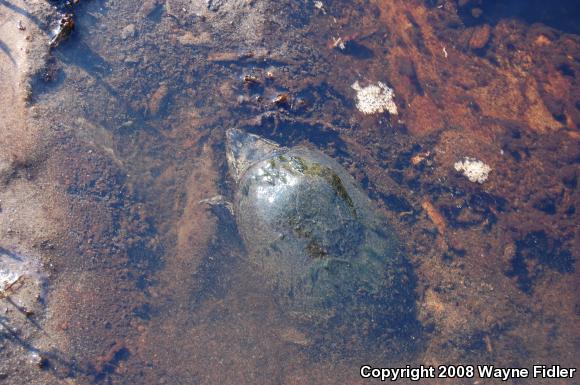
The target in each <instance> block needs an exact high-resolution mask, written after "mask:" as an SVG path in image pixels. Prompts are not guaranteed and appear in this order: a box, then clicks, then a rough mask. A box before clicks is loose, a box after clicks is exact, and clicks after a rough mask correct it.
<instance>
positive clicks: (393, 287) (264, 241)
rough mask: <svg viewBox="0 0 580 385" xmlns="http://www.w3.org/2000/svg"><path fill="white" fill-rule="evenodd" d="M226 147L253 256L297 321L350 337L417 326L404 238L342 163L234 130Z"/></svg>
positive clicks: (237, 211)
mask: <svg viewBox="0 0 580 385" xmlns="http://www.w3.org/2000/svg"><path fill="white" fill-rule="evenodd" d="M227 146H228V148H227V155H228V164H229V167H230V171H231V173H232V175H233V177H234V179H235V180H236V182H237V193H236V196H235V201H234V213H235V216H236V221H237V224H238V230H239V233H240V235H241V237H242V238H243V240H244V243H245V246H246V248H247V252H248V258H249V261H250V262H251V263H253V264H255V266H256V268H257V269H259V271H260V273H261V274H262V275H263V278H264V281H265V282H266V283H267V284H268V285H269V286H270V287H271V288H272V290H273V292H274V295H275V297H276V299H277V301H278V302H279V304H280V305H282V307H283V308H284V309H285V310H287V312H288V314H289V315H290V317H291V318H292V319H295V320H298V321H302V322H306V323H307V325H308V327H309V329H310V330H317V332H316V333H318V335H322V334H323V333H322V334H321V332H320V329H316V328H314V327H319V328H322V329H326V330H331V329H332V330H333V331H335V332H336V331H338V333H340V334H341V335H343V336H344V337H345V338H347V339H348V338H350V337H352V336H354V335H357V336H361V335H365V336H369V337H370V336H375V337H376V336H378V335H384V334H385V333H388V332H389V331H390V332H393V331H397V332H399V331H400V330H401V328H405V327H407V326H410V324H412V322H409V319H411V316H412V312H413V303H414V302H413V295H412V292H413V290H412V287H411V286H412V285H411V279H410V271H409V268H408V267H407V264H406V263H405V260H404V258H403V256H402V254H401V252H400V249H399V245H398V241H397V237H396V235H395V233H394V232H393V229H392V228H391V227H390V226H389V225H388V224H387V222H386V220H385V218H384V217H383V216H382V215H380V214H379V213H378V212H377V209H376V208H375V207H374V206H373V204H372V202H371V201H370V199H369V198H368V197H367V196H366V195H365V194H364V192H363V191H362V190H361V189H360V188H359V186H358V185H357V183H356V182H355V180H354V179H353V178H352V177H351V176H350V175H349V174H348V173H347V171H346V170H345V169H344V168H343V167H342V166H340V165H339V164H338V163H337V162H336V161H334V160H333V159H331V158H330V157H328V156H326V155H325V154H323V153H322V152H320V151H318V150H314V149H310V148H307V147H302V146H299V147H292V148H284V147H280V146H279V145H278V144H277V143H274V142H271V141H269V140H266V139H263V138H261V137H259V136H256V135H252V134H247V133H245V132H243V131H240V130H235V129H232V130H229V131H228V133H227Z"/></svg>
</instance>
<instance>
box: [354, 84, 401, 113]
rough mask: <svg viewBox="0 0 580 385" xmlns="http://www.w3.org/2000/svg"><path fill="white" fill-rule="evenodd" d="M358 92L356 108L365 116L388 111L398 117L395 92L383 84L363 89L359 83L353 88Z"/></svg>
mask: <svg viewBox="0 0 580 385" xmlns="http://www.w3.org/2000/svg"><path fill="white" fill-rule="evenodd" d="M351 87H352V88H353V89H354V90H355V91H356V108H358V110H359V111H360V112H362V113H363V114H367V115H368V114H377V113H381V112H385V111H388V112H389V114H391V115H397V105H396V104H395V101H394V100H393V98H394V97H395V93H394V92H393V90H392V89H391V88H389V87H387V85H385V84H384V83H382V82H377V84H371V85H370V86H367V87H361V86H360V85H359V84H358V81H356V82H354V84H353V85H352V86H351Z"/></svg>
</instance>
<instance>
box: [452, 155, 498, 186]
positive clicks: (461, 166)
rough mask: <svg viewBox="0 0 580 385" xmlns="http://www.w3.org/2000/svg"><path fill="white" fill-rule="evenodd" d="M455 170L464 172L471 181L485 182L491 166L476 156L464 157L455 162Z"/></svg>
mask: <svg viewBox="0 0 580 385" xmlns="http://www.w3.org/2000/svg"><path fill="white" fill-rule="evenodd" d="M454 167H455V170H456V171H458V172H461V173H463V175H465V177H466V178H467V179H469V181H470V182H474V183H475V182H477V183H480V184H481V183H483V182H485V181H486V180H487V177H488V176H489V173H490V171H491V167H489V166H488V165H487V164H485V163H483V162H482V161H481V160H477V159H475V158H470V157H467V156H466V157H464V158H463V160H462V161H458V162H455V164H454Z"/></svg>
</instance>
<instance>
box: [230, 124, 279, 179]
mask: <svg viewBox="0 0 580 385" xmlns="http://www.w3.org/2000/svg"><path fill="white" fill-rule="evenodd" d="M279 148H280V145H279V144H278V143H276V142H273V141H271V140H268V139H264V138H262V137H261V136H258V135H254V134H250V133H247V132H245V131H242V130H238V129H237V128H230V129H228V130H227V131H226V156H227V160H228V167H229V169H230V173H231V174H232V176H233V178H234V179H235V181H236V182H238V181H239V180H240V178H241V176H242V175H243V174H244V172H245V171H246V170H247V169H248V168H249V167H250V166H251V165H253V164H254V163H256V162H259V161H261V160H263V159H266V158H268V157H269V156H270V155H271V154H272V153H273V152H274V151H276V150H277V149H279Z"/></svg>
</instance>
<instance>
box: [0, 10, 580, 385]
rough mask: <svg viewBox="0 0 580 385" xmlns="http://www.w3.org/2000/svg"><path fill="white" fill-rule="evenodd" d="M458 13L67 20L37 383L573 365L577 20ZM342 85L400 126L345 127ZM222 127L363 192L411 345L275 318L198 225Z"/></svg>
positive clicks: (334, 377)
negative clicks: (62, 205)
mask: <svg viewBox="0 0 580 385" xmlns="http://www.w3.org/2000/svg"><path fill="white" fill-rule="evenodd" d="M459 3H462V4H464V5H459V4H456V2H443V1H441V2H437V1H410V2H406V1H370V2H367V1H360V2H359V1H356V2H346V1H333V2H320V3H318V2H310V1H307V2H303V1H282V2H251V1H242V0H237V1H210V2H205V1H185V0H166V1H157V0H147V1H133V0H130V1H113V0H109V1H99V0H93V1H86V2H82V4H80V5H78V6H77V7H76V8H75V12H76V29H75V31H74V33H73V35H72V36H71V38H70V39H68V40H67V41H65V42H64V43H63V44H62V45H61V46H60V47H58V48H56V49H54V50H53V51H52V52H51V54H50V58H49V60H48V64H47V66H46V70H45V71H44V73H42V74H39V76H38V77H37V78H36V79H35V80H34V82H33V88H32V96H31V100H32V101H31V103H32V104H33V105H34V106H36V107H37V108H38V110H39V111H42V114H44V115H43V116H44V119H45V120H46V122H47V123H46V124H47V125H48V126H50V127H51V130H52V131H53V132H54V139H53V142H52V144H53V146H54V147H53V149H52V150H51V151H50V152H51V154H52V155H51V159H55V160H54V161H53V162H52V163H51V162H48V161H47V164H50V165H52V166H47V168H46V169H42V168H41V167H40V166H38V168H39V169H40V170H42V171H40V172H49V171H50V172H54V174H51V175H56V179H55V183H56V184H58V185H59V186H63V189H64V191H65V192H66V194H67V195H66V196H67V199H69V200H70V202H71V203H70V207H72V208H71V209H70V212H71V213H72V214H71V215H70V216H69V217H67V221H69V222H67V225H68V226H70V231H69V233H68V234H67V236H66V239H65V240H63V241H62V242H61V243H59V242H58V240H55V241H54V243H55V245H53V246H51V247H45V248H43V247H40V249H41V250H43V253H44V254H45V259H48V260H49V261H50V268H49V269H48V270H50V272H51V276H50V279H49V284H48V294H47V295H48V297H47V303H46V306H45V309H44V311H38V312H37V315H35V317H38V321H37V322H38V323H39V325H40V327H41V328H42V330H43V332H42V333H40V334H41V336H38V335H34V334H32V335H30V337H29V338H30V341H29V345H26V347H27V348H26V349H27V350H29V351H33V352H35V353H38V352H40V354H41V355H43V357H44V359H45V361H43V362H42V365H37V366H32V367H30V368H29V369H28V370H30V371H31V373H33V374H32V375H31V376H32V377H34V375H35V374H34V373H36V372H35V371H38V372H39V373H41V374H42V376H43V377H42V378H43V380H41V381H45V380H46V381H57V380H62V381H70V383H79V384H84V383H107V384H184V383H192V384H218V383H219V384H230V383H231V384H234V383H235V384H273V383H276V384H303V383H312V384H334V383H338V382H340V383H367V382H368V381H369V380H367V379H362V378H361V377H360V375H359V368H360V367H361V365H363V364H371V365H376V366H379V367H397V366H401V367H404V366H405V365H411V366H418V365H421V364H423V365H435V366H436V365H440V364H452V365H459V364H473V365H477V364H494V365H497V366H501V367H508V366H516V367H527V368H531V365H533V364H538V363H542V364H546V365H548V364H559V365H562V366H575V367H578V365H579V362H578V356H580V355H579V354H578V338H579V337H580V336H579V333H578V329H577V327H575V326H574V325H577V324H578V317H579V316H580V314H579V307H578V300H577V294H576V288H577V287H578V283H579V281H578V278H579V277H578V273H577V263H576V259H577V258H578V250H580V246H579V245H578V230H577V228H578V214H577V213H576V206H577V205H578V200H579V193H578V186H577V180H578V163H579V160H580V152H579V148H580V146H578V141H579V140H580V136H579V134H578V125H577V122H578V121H579V120H580V112H579V109H578V106H579V105H580V95H579V94H578V89H579V87H578V86H577V84H576V75H575V74H576V73H577V71H579V70H580V65H579V63H580V56H579V55H580V49H579V47H580V38H579V37H578V35H575V34H574V33H576V32H578V31H577V28H576V27H575V26H576V24H575V23H574V22H573V18H574V15H576V14H577V13H578V10H577V7H576V6H574V5H573V4H571V2H566V1H557V2H555V4H554V9H555V10H554V11H553V12H548V11H545V9H544V8H543V7H542V6H534V7H531V8H526V7H524V5H523V2H515V1H511V2H509V6H508V5H506V7H505V8H501V7H499V6H498V7H496V6H493V5H490V3H492V2H487V1H484V2H483V4H482V5H481V6H480V5H479V3H478V2H475V1H467V2H459ZM0 6H2V5H0ZM546 7H547V6H546ZM558 7H559V8H558ZM521 8H526V10H525V12H523V11H522V12H520V9H521ZM556 8H557V9H556ZM474 9H478V10H479V11H477V10H475V11H474ZM562 9H570V11H569V12H567V13H568V14H569V15H570V16H569V17H568V18H558V17H557V16H558V15H561V14H562V12H563V11H562ZM480 11H481V12H482V13H481V14H479V12H480ZM534 12H537V13H534ZM478 15H479V16H478ZM557 20H558V21H557ZM534 22H537V23H539V24H532V23H534ZM541 23H546V24H547V25H548V26H546V25H544V24H541ZM339 39H340V40H339ZM340 42H343V43H344V47H343V48H341V45H340ZM355 82H359V83H360V86H362V87H366V86H369V85H376V84H378V82H381V83H383V84H384V85H386V86H388V87H391V88H392V89H393V90H394V94H395V99H394V102H395V104H396V107H397V114H396V115H389V113H387V112H382V113H371V114H364V113H362V112H361V111H359V110H358V109H357V99H356V97H357V90H356V89H355V88H357V87H354V88H353V84H355ZM359 89H360V87H359ZM276 98H278V102H274V100H275V99H276ZM391 112H392V111H391ZM229 127H237V128H241V129H244V130H246V131H248V132H253V133H257V134H259V135H263V136H264V137H267V138H269V139H272V140H275V141H277V142H279V143H281V144H282V145H285V146H293V145H297V144H308V145H311V146H314V147H316V148H318V149H320V150H321V151H323V152H324V153H326V154H328V155H330V156H332V157H334V158H336V159H337V160H338V161H339V163H341V164H342V165H343V166H344V167H345V168H346V169H347V170H348V172H349V173H350V174H351V175H352V176H353V177H354V178H355V179H356V180H357V181H358V182H359V183H360V184H361V186H362V187H363V189H364V191H365V192H366V193H368V195H369V196H370V197H371V199H372V200H373V202H374V204H375V205H376V206H377V207H378V210H380V211H381V212H382V213H384V215H385V216H386V217H387V219H388V221H389V223H390V224H391V225H392V226H393V227H394V228H395V229H396V232H397V235H398V237H399V239H400V240H401V243H402V249H403V252H404V253H405V255H406V257H407V258H408V261H409V263H410V265H411V266H412V269H413V277H412V279H411V280H410V281H409V282H408V285H409V286H410V287H411V288H412V289H413V290H412V292H413V293H414V294H413V295H410V297H412V298H408V302H409V303H410V305H409V306H410V307H412V309H411V312H410V313H411V314H412V317H410V318H409V319H408V324H405V325H399V327H397V328H395V330H393V331H391V332H390V333H388V335H389V337H388V338H386V339H384V338H383V337H381V338H380V339H379V338H377V340H376V341H373V340H370V341H365V342H364V343H360V341H359V342H357V341H352V340H349V342H348V343H345V342H344V341H345V339H344V335H343V334H341V333H340V332H339V331H336V332H335V333H329V334H328V335H325V336H316V335H312V333H310V331H309V330H308V329H307V328H305V327H304V325H302V324H300V323H296V322H294V321H293V320H292V319H291V317H288V315H287V314H286V311H285V309H284V308H283V307H281V306H279V304H278V303H277V301H276V298H275V297H273V295H272V293H271V291H270V290H269V289H268V286H267V285H265V284H264V277H263V276H262V275H261V274H260V272H259V270H257V269H255V268H254V267H253V266H251V264H249V263H248V258H247V255H246V250H245V247H244V245H243V242H242V241H241V240H240V237H239V235H238V231H237V228H236V224H235V219H234V217H233V216H232V214H231V213H230V212H229V211H228V210H227V208H225V207H224V206H220V205H209V204H207V203H204V201H205V200H208V199H211V198H212V197H215V196H218V195H220V196H223V197H224V198H225V199H229V200H231V199H232V197H233V194H234V191H235V183H234V181H233V180H232V178H231V176H230V175H229V174H228V172H227V165H226V157H225V144H224V141H225V131H226V129H227V128H229ZM465 157H470V158H471V157H473V158H476V159H478V160H482V161H483V162H485V163H486V164H489V165H490V167H491V172H490V173H489V176H488V177H487V179H486V178H484V179H485V181H484V182H483V183H481V184H480V183H477V182H471V181H469V180H468V179H467V178H466V177H465V176H464V175H462V174H461V172H459V171H456V170H455V168H454V164H455V163H456V162H458V161H461V160H463V159H464V158H465ZM47 169H48V170H49V171H46V170H47ZM55 170H56V171H55ZM70 217H72V219H71V218H70ZM0 246H2V245H0ZM33 318H34V317H33ZM6 322H9V320H8V321H6ZM410 324H412V325H413V327H409V325H410ZM415 325H417V326H415ZM5 340H6V341H7V342H6V344H8V345H10V344H11V343H14V341H21V339H18V340H17V339H15V338H12V339H11V338H9V336H8V337H5ZM11 341H12V342H11ZM35 360H37V359H35ZM6 378H7V379H8V381H12V382H11V383H18V379H17V378H16V377H15V376H13V375H10V373H7V377H6ZM405 381H406V380H401V381H399V382H401V383H405ZM431 381H432V383H465V384H468V383H469V384H471V383H476V382H475V381H477V378H474V379H437V380H435V379H434V380H431ZM510 381H511V383H514V384H515V383H543V381H546V383H550V384H559V383H561V384H567V383H571V382H569V380H567V379H559V380H551V381H549V382H548V380H540V379H531V378H529V379H523V380H515V379H512V380H510ZM409 382H411V381H410V380H409ZM9 383H10V382H9ZM39 383H41V382H39ZM508 383H510V382H508Z"/></svg>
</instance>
